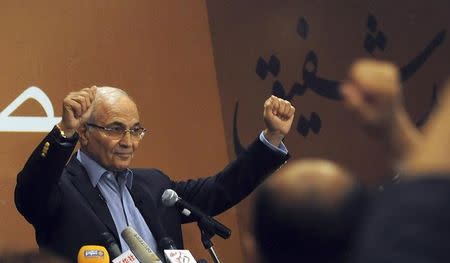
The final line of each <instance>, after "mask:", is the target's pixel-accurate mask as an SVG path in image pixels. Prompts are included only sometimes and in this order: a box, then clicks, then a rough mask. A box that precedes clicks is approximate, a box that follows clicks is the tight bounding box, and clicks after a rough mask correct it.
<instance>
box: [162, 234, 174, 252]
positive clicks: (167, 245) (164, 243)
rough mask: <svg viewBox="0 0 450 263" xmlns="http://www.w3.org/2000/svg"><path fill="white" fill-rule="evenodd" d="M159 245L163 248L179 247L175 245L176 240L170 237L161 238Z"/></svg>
mask: <svg viewBox="0 0 450 263" xmlns="http://www.w3.org/2000/svg"><path fill="white" fill-rule="evenodd" d="M158 247H159V249H161V250H166V249H177V247H176V246H175V242H173V240H172V239H171V238H170V237H163V238H161V239H160V240H159V242H158Z"/></svg>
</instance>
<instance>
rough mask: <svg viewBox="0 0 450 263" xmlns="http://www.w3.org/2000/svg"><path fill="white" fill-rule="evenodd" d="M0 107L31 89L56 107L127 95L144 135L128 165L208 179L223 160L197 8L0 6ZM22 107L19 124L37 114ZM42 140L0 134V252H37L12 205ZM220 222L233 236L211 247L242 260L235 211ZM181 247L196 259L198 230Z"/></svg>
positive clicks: (205, 33)
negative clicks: (101, 89)
mask: <svg viewBox="0 0 450 263" xmlns="http://www.w3.org/2000/svg"><path fill="white" fill-rule="evenodd" d="M0 10H1V11H0V32H1V33H0V34H1V36H2V37H1V39H2V40H1V41H0V57H1V63H0V72H1V77H0V89H1V91H2V96H1V97H0V108H1V109H2V110H3V109H4V108H6V106H7V105H9V104H10V103H11V102H12V101H13V100H14V99H15V98H16V97H17V96H19V94H21V93H22V92H23V91H24V90H25V89H26V88H28V87H30V86H38V87H39V88H40V89H42V90H43V91H44V92H45V93H46V94H47V96H48V97H49V99H50V101H51V103H52V105H53V108H54V111H55V115H56V116H61V101H62V99H63V98H64V96H65V95H66V94H67V93H68V92H70V91H72V90H78V89H81V88H84V87H87V86H90V85H93V84H95V85H111V86H118V87H121V88H123V89H125V90H127V91H128V92H129V93H130V94H131V95H132V96H133V97H134V98H135V99H136V101H137V103H138V105H139V107H140V111H141V118H142V122H143V124H144V125H145V127H147V128H148V129H149V130H150V132H149V134H148V135H147V136H146V137H145V139H144V140H143V142H142V144H141V146H140V149H139V151H138V154H137V155H136V157H135V161H134V166H137V167H157V168H160V169H162V170H163V171H164V172H166V173H167V174H169V175H170V176H171V177H172V178H173V179H185V178H196V177H201V176H207V175H210V174H213V173H214V172H216V171H218V170H219V169H221V168H222V167H223V166H224V165H226V163H227V162H228V156H227V152H226V145H225V140H224V128H223V124H222V115H221V109H220V105H219V103H220V102H219V94H218V89H217V84H216V76H215V69H214V65H213V57H212V47H211V43H210V33H209V26H208V21H207V13H206V6H205V4H204V2H203V1H200V0H196V1H190V2H186V1H163V0H159V1H158V0H154V1H143V0H142V1H109V0H95V1H91V0H82V1H78V0H76V1H75V0H74V1H12V0H11V1H2V2H1V3H0ZM43 114H44V111H43V109H42V108H41V107H40V106H39V104H38V103H36V102H35V101H33V100H29V101H26V102H25V103H24V104H23V105H22V106H21V107H20V108H19V109H17V111H15V112H14V115H16V116H42V115H43ZM43 136H44V133H30V132H20V133H19V132H0V143H1V145H2V151H0V162H1V163H2V166H3V167H4V171H3V173H2V176H0V209H1V211H2V212H1V213H0V222H1V224H0V248H3V249H28V248H33V247H35V246H36V244H35V241H34V234H33V229H32V227H31V226H30V225H29V224H28V223H27V222H26V221H25V220H24V219H23V218H22V217H21V216H20V215H19V214H18V212H17V211H16V209H15V206H14V202H13V189H14V185H15V177H16V174H17V173H18V171H20V169H21V167H22V166H23V164H24V162H25V161H26V159H27V157H28V155H29V154H30V153H31V151H32V150H33V148H34V146H35V145H36V144H37V143H38V142H39V141H40V140H41V138H42V137H43ZM220 219H221V220H222V221H223V222H224V223H225V224H227V225H228V226H230V227H231V228H232V229H233V230H235V231H234V233H233V235H232V238H231V240H229V241H226V242H223V241H221V240H217V239H214V240H215V243H216V247H217V251H218V254H219V255H220V256H221V258H222V259H223V260H224V262H239V260H240V250H239V242H238V241H239V232H238V231H236V230H237V227H236V226H237V225H236V218H235V212H234V211H230V212H228V213H226V214H225V215H223V216H220ZM184 230H185V231H184V236H185V243H186V246H187V248H189V249H191V250H192V252H193V254H194V255H195V256H196V257H198V258H201V257H203V258H209V256H208V255H207V254H206V253H205V252H204V251H203V247H202V246H201V243H200V237H199V235H198V229H197V226H196V225H193V226H188V227H185V228H184Z"/></svg>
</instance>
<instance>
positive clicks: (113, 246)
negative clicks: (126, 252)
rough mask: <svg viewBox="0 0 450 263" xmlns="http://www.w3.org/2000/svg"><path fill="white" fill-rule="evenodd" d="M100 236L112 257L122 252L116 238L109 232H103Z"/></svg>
mask: <svg viewBox="0 0 450 263" xmlns="http://www.w3.org/2000/svg"><path fill="white" fill-rule="evenodd" d="M100 236H101V238H102V241H103V243H104V244H105V247H106V249H107V250H108V253H109V255H110V256H111V258H112V259H114V258H117V257H118V256H120V254H122V251H120V248H119V245H117V242H116V239H115V238H114V236H113V235H112V234H111V233H109V232H103V233H102V234H101V235H100Z"/></svg>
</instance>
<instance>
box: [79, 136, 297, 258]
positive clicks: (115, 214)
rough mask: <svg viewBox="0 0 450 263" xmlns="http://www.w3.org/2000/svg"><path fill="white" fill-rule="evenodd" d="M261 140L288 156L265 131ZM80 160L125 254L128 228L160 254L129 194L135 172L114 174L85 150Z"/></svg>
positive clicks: (283, 147)
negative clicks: (125, 237)
mask: <svg viewBox="0 0 450 263" xmlns="http://www.w3.org/2000/svg"><path fill="white" fill-rule="evenodd" d="M259 139H260V141H261V142H262V143H264V144H265V145H266V146H267V147H269V148H270V149H272V150H273V151H276V152H279V153H280V154H283V155H286V154H287V153H288V151H287V148H286V146H285V145H284V144H283V143H281V145H280V146H279V147H276V146H274V145H272V144H271V143H270V142H269V141H267V139H266V138H265V137H264V133H263V132H261V134H260V135H259ZM77 159H78V161H80V162H81V164H82V165H83V166H84V168H85V169H86V171H87V173H88V176H89V179H90V181H91V183H92V187H94V188H95V187H97V186H98V189H99V190H100V193H101V194H102V196H103V198H104V199H105V200H106V204H107V206H108V209H109V212H110V213H111V216H112V218H113V220H114V224H115V226H116V229H117V232H118V233H119V238H120V245H121V246H122V252H125V251H127V250H128V249H129V247H128V245H127V243H126V242H125V240H123V238H122V236H121V235H120V233H122V231H123V230H124V229H125V228H126V227H127V226H130V227H132V228H133V229H134V230H136V232H137V233H138V234H139V235H140V236H141V237H142V239H144V241H145V242H146V243H147V244H148V245H149V246H150V248H151V249H152V250H153V251H154V252H157V251H158V249H157V248H158V245H157V242H156V240H155V238H154V236H153V234H152V232H151V230H150V229H149V227H148V225H147V223H146V222H145V220H144V218H143V217H142V215H141V212H139V210H138V209H137V208H136V206H135V204H134V201H133V198H132V197H131V194H130V192H129V191H128V189H131V186H132V183H133V172H132V171H131V170H130V169H127V170H126V171H124V172H121V173H119V174H117V176H115V174H114V173H113V172H111V171H108V170H106V169H105V168H103V167H102V166H101V165H99V164H98V163H97V162H96V161H94V160H93V159H91V158H90V157H89V156H87V155H86V154H85V153H83V152H82V151H78V152H77ZM116 177H117V179H116Z"/></svg>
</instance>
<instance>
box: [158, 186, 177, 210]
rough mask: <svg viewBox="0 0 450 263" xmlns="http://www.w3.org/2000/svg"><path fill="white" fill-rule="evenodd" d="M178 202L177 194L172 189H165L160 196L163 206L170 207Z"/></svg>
mask: <svg viewBox="0 0 450 263" xmlns="http://www.w3.org/2000/svg"><path fill="white" fill-rule="evenodd" d="M177 200H178V194H177V192H175V191H174V190H172V189H166V190H165V191H164V193H163V194H162V196H161V201H162V203H163V205H165V206H167V207H171V206H173V205H175V203H176V202H177Z"/></svg>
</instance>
